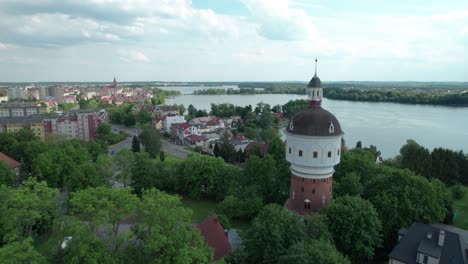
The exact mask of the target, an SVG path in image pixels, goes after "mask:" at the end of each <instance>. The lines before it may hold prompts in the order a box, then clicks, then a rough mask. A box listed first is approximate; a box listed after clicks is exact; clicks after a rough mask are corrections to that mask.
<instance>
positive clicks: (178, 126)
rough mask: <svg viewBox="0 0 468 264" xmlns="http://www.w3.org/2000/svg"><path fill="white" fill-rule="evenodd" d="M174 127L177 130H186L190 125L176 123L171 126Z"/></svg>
mask: <svg viewBox="0 0 468 264" xmlns="http://www.w3.org/2000/svg"><path fill="white" fill-rule="evenodd" d="M171 126H172V127H174V128H176V129H183V130H184V129H186V128H188V127H189V126H190V125H189V123H175V124H172V125H171Z"/></svg>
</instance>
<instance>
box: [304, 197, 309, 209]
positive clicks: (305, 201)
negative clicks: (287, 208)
mask: <svg viewBox="0 0 468 264" xmlns="http://www.w3.org/2000/svg"><path fill="white" fill-rule="evenodd" d="M304 208H305V209H310V200H309V199H305V200H304Z"/></svg>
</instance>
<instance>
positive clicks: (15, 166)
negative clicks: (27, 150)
mask: <svg viewBox="0 0 468 264" xmlns="http://www.w3.org/2000/svg"><path fill="white" fill-rule="evenodd" d="M0 161H4V162H5V163H6V164H7V165H8V167H10V168H11V170H12V171H13V173H14V174H15V175H16V176H19V173H20V167H21V163H19V162H18V161H16V160H14V159H12V158H11V157H10V156H8V155H6V154H5V153H3V152H0Z"/></svg>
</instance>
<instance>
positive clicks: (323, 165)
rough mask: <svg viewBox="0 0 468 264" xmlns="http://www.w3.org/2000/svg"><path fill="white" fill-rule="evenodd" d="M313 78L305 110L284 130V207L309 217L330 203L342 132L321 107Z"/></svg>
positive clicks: (316, 79) (319, 87) (318, 86)
mask: <svg viewBox="0 0 468 264" xmlns="http://www.w3.org/2000/svg"><path fill="white" fill-rule="evenodd" d="M315 63H316V64H315V75H314V77H313V78H312V79H311V80H310V82H309V84H308V85H307V88H306V91H307V95H308V98H309V107H308V108H307V109H305V110H302V111H300V112H298V113H296V114H295V115H294V117H293V118H292V119H291V121H290V123H289V125H288V126H287V127H286V129H285V134H286V160H288V161H289V162H290V163H291V167H290V169H291V186H290V191H289V198H288V200H287V201H286V203H285V207H286V208H287V209H288V210H290V211H292V212H295V213H298V214H301V215H310V214H313V213H316V212H318V211H319V210H320V209H321V208H322V207H326V206H328V205H329V204H330V202H331V200H332V191H333V189H332V181H333V173H334V171H335V170H334V168H333V167H334V166H335V165H337V164H338V163H339V162H340V156H341V153H340V151H341V139H342V136H343V131H342V130H341V126H340V123H339V122H338V120H337V119H336V117H335V116H334V115H333V114H331V113H330V112H328V111H327V110H325V109H323V108H322V106H321V102H322V97H323V90H322V82H321V81H320V79H319V77H318V76H317V60H315Z"/></svg>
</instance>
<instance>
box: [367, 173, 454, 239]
mask: <svg viewBox="0 0 468 264" xmlns="http://www.w3.org/2000/svg"><path fill="white" fill-rule="evenodd" d="M381 173H382V174H383V175H382V176H381V177H377V178H376V179H375V180H374V181H373V182H371V183H370V184H368V185H367V186H366V188H365V190H364V194H363V197H364V198H366V199H368V200H369V201H370V202H371V203H372V204H373V205H374V207H375V208H376V209H377V212H378V213H379V217H380V219H381V221H382V226H383V234H384V238H385V242H386V246H388V247H390V246H392V245H393V243H394V242H395V241H396V238H397V231H398V230H399V229H400V228H402V227H408V226H410V225H411V224H412V223H414V222H423V223H438V222H442V221H443V219H444V217H445V215H446V213H447V209H446V208H445V201H444V197H443V194H442V193H437V192H436V191H435V189H434V186H432V185H431V183H430V182H429V181H428V180H427V179H425V178H423V177H421V176H417V175H415V174H414V173H413V172H411V171H409V170H401V169H393V168H387V169H386V171H382V172H381Z"/></svg>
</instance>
